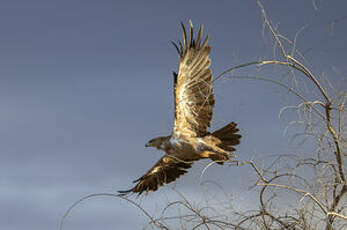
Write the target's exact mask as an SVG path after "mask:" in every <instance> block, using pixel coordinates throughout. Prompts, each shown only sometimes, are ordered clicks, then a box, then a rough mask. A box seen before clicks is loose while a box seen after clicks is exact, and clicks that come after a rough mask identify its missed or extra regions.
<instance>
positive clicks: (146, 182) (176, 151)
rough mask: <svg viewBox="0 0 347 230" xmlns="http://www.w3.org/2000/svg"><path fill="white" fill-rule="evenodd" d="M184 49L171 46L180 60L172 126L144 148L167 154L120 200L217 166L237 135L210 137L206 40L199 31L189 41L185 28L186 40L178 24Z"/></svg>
mask: <svg viewBox="0 0 347 230" xmlns="http://www.w3.org/2000/svg"><path fill="white" fill-rule="evenodd" d="M181 25H182V30H183V44H182V43H181V42H179V43H178V45H177V44H176V43H173V44H174V46H175V48H176V49H177V52H178V55H179V69H178V74H177V73H175V72H174V73H173V75H174V96H175V99H174V102H175V122H174V128H173V132H172V134H171V135H170V136H164V137H157V138H154V139H152V140H150V141H149V142H148V143H147V144H146V147H155V148H157V149H159V150H163V151H164V152H165V153H166V154H165V155H164V156H163V157H162V158H161V159H160V160H159V161H158V162H157V163H156V164H155V165H154V166H153V167H152V168H151V169H150V170H148V172H147V173H146V174H145V175H143V176H142V177H140V178H139V179H137V180H135V181H134V183H137V184H136V185H135V186H134V187H133V188H131V189H129V190H125V191H119V193H120V194H121V195H125V194H128V193H130V192H133V193H138V194H139V195H140V194H142V193H143V192H146V193H148V192H150V191H156V190H157V189H158V188H159V187H160V186H162V185H164V184H168V183H170V182H172V181H175V180H176V179H177V178H178V177H180V176H181V175H183V174H184V173H186V172H187V169H189V168H190V167H191V166H192V163H193V162H194V161H197V160H200V159H204V158H210V159H211V160H213V161H216V162H217V163H219V164H223V161H226V160H229V159H230V158H231V156H232V155H231V153H232V152H233V151H235V150H236V149H235V148H234V146H235V145H238V144H239V143H240V139H241V135H239V134H237V132H238V131H239V129H238V128H237V127H236V126H237V125H236V123H234V122H231V123H229V124H228V125H226V126H225V127H223V128H221V129H219V130H217V131H215V132H213V133H210V132H208V128H209V127H210V122H211V119H212V114H213V106H214V102H215V101H214V94H213V88H212V73H211V70H210V69H209V67H210V64H211V60H210V58H209V54H210V50H211V47H210V46H209V45H208V35H207V36H206V38H205V39H204V41H202V40H203V27H202V26H201V27H200V29H199V32H198V35H197V38H196V39H194V33H193V25H192V23H191V22H190V26H189V36H187V32H186V29H185V27H184V25H183V24H181Z"/></svg>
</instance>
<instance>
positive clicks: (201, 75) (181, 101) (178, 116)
mask: <svg viewBox="0 0 347 230" xmlns="http://www.w3.org/2000/svg"><path fill="white" fill-rule="evenodd" d="M181 25H182V30H183V47H180V48H179V49H178V50H179V52H178V54H179V56H180V62H179V70H178V75H177V76H175V78H176V80H175V84H174V93H175V124H174V131H173V135H174V136H180V135H183V136H191V137H200V136H205V135H206V134H207V131H208V128H209V127H210V122H211V119H212V113H213V106H214V95H213V88H212V73H211V70H210V69H209V66H210V64H211V61H210V58H209V54H210V50H211V47H210V46H208V35H207V36H206V38H205V40H204V42H203V44H202V45H201V40H202V36H203V35H202V34H203V28H202V27H200V29H199V32H198V37H197V39H196V40H194V37H193V26H192V23H191V22H190V29H189V41H188V42H187V33H186V29H185V27H184V25H183V24H181ZM179 44H180V43H179ZM175 47H177V45H176V46H175Z"/></svg>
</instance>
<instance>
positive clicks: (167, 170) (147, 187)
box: [118, 155, 192, 195]
mask: <svg viewBox="0 0 347 230" xmlns="http://www.w3.org/2000/svg"><path fill="white" fill-rule="evenodd" d="M191 166H192V162H191V161H183V160H179V159H177V158H175V157H172V156H170V155H165V156H163V157H162V158H161V159H160V160H159V161H158V162H157V163H156V164H155V165H154V166H153V167H152V168H151V169H150V170H148V172H147V173H146V174H145V175H143V176H142V177H140V178H139V179H137V180H135V181H134V183H137V184H136V185H135V186H134V187H133V188H131V189H129V190H125V191H118V192H119V194H120V195H126V194H128V193H130V192H133V193H138V195H141V194H142V193H143V192H146V193H148V192H150V191H156V190H157V189H158V188H159V187H160V186H162V185H164V184H168V183H170V182H173V181H175V180H176V179H177V178H179V177H180V176H181V175H183V174H185V173H186V172H187V169H189V168H190V167H191Z"/></svg>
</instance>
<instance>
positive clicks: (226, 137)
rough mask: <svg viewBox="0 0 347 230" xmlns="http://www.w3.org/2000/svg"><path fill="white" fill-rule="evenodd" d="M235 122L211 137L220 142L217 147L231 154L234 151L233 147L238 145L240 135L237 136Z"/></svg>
mask: <svg viewBox="0 0 347 230" xmlns="http://www.w3.org/2000/svg"><path fill="white" fill-rule="evenodd" d="M236 126H237V124H236V123H235V122H231V123H229V124H228V125H226V126H224V127H223V128H221V129H218V130H217V131H215V132H213V133H212V136H214V137H217V138H218V139H219V140H221V143H220V144H218V147H220V148H222V149H224V150H226V151H228V152H233V151H235V150H236V149H235V148H234V146H236V145H238V144H240V139H241V135H240V134H237V132H238V131H239V129H238V128H237V127H236Z"/></svg>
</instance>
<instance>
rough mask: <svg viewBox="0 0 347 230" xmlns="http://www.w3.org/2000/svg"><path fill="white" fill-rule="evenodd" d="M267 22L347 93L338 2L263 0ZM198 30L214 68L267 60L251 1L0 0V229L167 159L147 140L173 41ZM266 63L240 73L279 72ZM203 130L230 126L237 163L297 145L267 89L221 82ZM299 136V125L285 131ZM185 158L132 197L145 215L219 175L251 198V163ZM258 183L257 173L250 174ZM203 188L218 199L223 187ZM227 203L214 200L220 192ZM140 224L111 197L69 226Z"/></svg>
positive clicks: (169, 115)
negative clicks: (152, 187)
mask: <svg viewBox="0 0 347 230" xmlns="http://www.w3.org/2000/svg"><path fill="white" fill-rule="evenodd" d="M263 2H264V7H265V9H266V11H267V13H268V16H269V18H270V19H271V21H272V22H273V24H274V25H275V26H277V27H278V28H279V30H280V31H281V32H282V34H283V35H285V36H287V37H288V38H290V39H293V38H294V37H295V34H296V33H297V31H299V30H300V29H301V28H302V27H303V26H306V27H305V29H304V30H303V31H302V32H301V33H300V34H299V36H298V38H297V48H298V49H299V50H301V51H302V53H303V54H304V56H305V58H306V59H307V60H308V62H307V63H308V65H309V67H310V68H312V70H313V71H314V72H315V73H317V74H319V75H324V76H327V77H328V79H329V81H330V82H332V83H333V84H336V85H338V86H339V87H340V88H342V89H343V90H345V89H346V85H345V83H344V84H342V85H341V84H340V83H338V82H341V79H343V78H345V75H344V73H345V72H346V70H347V67H346V65H345V63H346V61H347V60H346V51H347V46H346V40H347V31H346V28H347V19H346V12H347V11H346V10H347V8H346V7H347V2H346V1H324V0H319V1H318V0H317V1H311V0H295V1H278V0H277V1H275V0H267V1H263ZM189 19H192V21H193V24H194V25H196V27H197V26H198V25H200V24H204V28H205V31H206V33H208V34H209V35H210V45H211V47H212V51H211V60H212V65H211V70H212V73H213V75H214V76H217V75H218V74H219V73H221V72H223V71H224V70H225V69H227V68H229V67H231V66H235V65H237V64H241V63H245V62H251V61H256V60H260V59H262V58H263V59H264V58H269V57H273V49H272V43H271V40H270V39H269V36H268V34H267V33H265V35H264V33H263V23H262V16H261V11H260V9H259V7H258V6H257V4H256V2H255V1H251V0H248V1H245V0H234V1H224V0H221V1H218V2H217V1H154V0H153V1H111V0H100V1H95V0H94V1H91V0H83V1H82V0H69V1H67V0H60V1H52V0H31V1H24V0H2V1H0V229H4V230H18V229H28V230H34V229H35V230H47V229H58V226H59V221H60V219H61V217H62V216H63V215H64V212H65V211H66V210H67V209H68V208H69V206H70V205H71V204H72V203H73V202H75V201H76V200H78V199H80V198H81V197H83V196H85V195H88V194H93V193H116V191H117V190H124V189H128V188H130V187H131V186H132V183H131V181H133V180H134V179H137V178H138V177H140V176H141V175H142V174H143V173H145V172H146V170H148V169H149V168H150V167H152V165H153V164H154V163H155V162H156V161H157V160H158V159H159V158H160V157H161V156H162V154H163V153H162V152H159V151H157V150H155V149H149V148H145V147H144V145H145V143H146V142H147V141H148V140H149V139H151V138H153V137H156V136H161V135H169V134H170V132H171V129H172V125H173V114H174V112H173V88H172V84H173V82H172V80H173V79H172V71H175V70H177V67H178V57H177V53H176V51H175V49H174V47H173V46H172V45H171V44H170V41H171V40H173V41H177V40H178V39H181V38H182V34H181V28H180V22H183V23H185V24H186V25H188V20H189ZM274 71H275V70H273V69H271V68H268V69H266V71H264V72H261V73H259V72H257V70H256V69H255V68H253V67H251V68H246V69H243V70H241V71H239V72H237V74H240V75H251V76H252V75H254V74H256V73H257V74H260V76H263V75H262V74H264V76H269V74H271V77H272V79H276V77H280V74H281V72H274ZM215 94H216V107H215V112H214V118H213V121H212V127H211V129H212V130H214V129H217V128H219V127H222V126H223V125H225V124H226V123H228V122H231V121H235V122H237V123H238V124H239V127H240V130H241V131H240V132H241V134H242V135H243V139H242V143H241V145H240V146H239V148H238V151H237V155H238V159H239V160H241V161H242V160H249V159H251V158H253V157H255V158H259V159H262V158H264V157H266V156H268V155H271V154H279V153H293V152H295V153H298V151H299V150H298V149H297V147H295V144H293V143H291V142H290V141H288V140H289V139H290V138H289V137H288V135H284V134H283V129H284V128H285V127H286V126H287V125H288V122H289V121H290V120H291V119H292V118H293V117H291V114H289V115H288V116H287V117H285V118H284V119H279V117H278V113H279V111H280V109H281V108H282V107H283V106H284V105H286V103H293V104H295V103H296V102H297V101H295V99H294V98H290V96H288V97H289V99H288V98H287V97H285V99H283V96H286V95H287V94H285V93H284V94H283V93H282V94H281V93H279V88H278V87H277V86H275V85H272V84H269V83H264V82H261V81H250V80H226V79H221V80H220V81H217V82H216V84H215ZM292 132H293V133H294V132H295V130H292ZM208 163H209V161H202V162H199V163H197V164H195V165H194V167H193V168H192V169H191V170H190V171H189V173H188V174H187V175H185V176H183V177H181V178H180V180H178V181H177V183H176V182H175V183H173V184H170V185H168V186H166V187H164V188H161V189H159V190H158V191H156V192H155V193H151V194H150V195H148V196H147V197H141V198H139V199H136V198H135V197H132V199H134V200H135V201H137V202H140V203H141V205H142V207H143V208H145V209H146V210H148V211H149V212H151V213H154V214H157V213H160V210H161V209H162V208H163V207H164V205H165V202H169V201H174V200H175V199H178V198H179V196H178V194H177V192H175V191H173V188H174V189H175V190H177V191H179V192H181V193H183V194H184V195H185V196H186V197H187V198H188V199H192V200H197V202H199V200H200V198H201V197H203V196H204V194H205V190H206V188H204V187H203V186H201V181H214V182H216V183H218V184H219V185H221V186H222V187H223V188H224V191H226V192H227V193H228V194H231V195H233V197H234V198H235V203H234V205H235V206H238V207H254V205H255V206H257V203H256V197H254V193H252V191H250V190H249V187H250V185H251V183H252V178H253V179H254V173H253V172H252V170H251V169H250V168H249V167H246V166H243V167H241V166H240V167H229V166H219V165H213V166H211V167H210V168H209V169H208V170H206V172H205V173H204V175H203V177H202V178H200V175H201V172H202V170H203V168H204V167H205V166H206V165H207V164H208ZM253 182H254V180H253ZM208 190H209V191H210V193H211V194H214V195H215V196H217V197H215V198H216V199H219V198H220V197H219V195H220V191H219V190H218V189H217V188H216V187H215V186H212V185H209V187H208ZM220 199H222V198H220ZM147 222H148V219H147V218H146V217H145V216H144V215H143V214H142V213H141V212H140V211H139V210H138V209H137V208H135V207H134V206H132V205H131V204H129V203H127V202H125V201H122V200H119V199H117V198H111V197H98V198H94V199H90V200H87V201H84V202H82V203H81V204H80V205H79V206H78V207H76V208H75V209H74V210H73V211H72V212H71V214H70V215H69V216H68V218H67V220H66V222H65V226H64V229H66V230H69V229H74V230H78V229H84V230H91V229H125V230H126V229H140V228H142V227H144V226H146V223H147Z"/></svg>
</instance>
